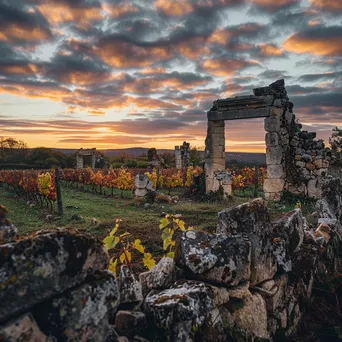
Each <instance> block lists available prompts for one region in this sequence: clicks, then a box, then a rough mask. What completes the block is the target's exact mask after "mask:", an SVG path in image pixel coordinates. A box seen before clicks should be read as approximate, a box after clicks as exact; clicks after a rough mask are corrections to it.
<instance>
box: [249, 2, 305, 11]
mask: <svg viewBox="0 0 342 342" xmlns="http://www.w3.org/2000/svg"><path fill="white" fill-rule="evenodd" d="M249 1H250V2H251V3H252V4H254V5H257V6H259V7H261V8H265V9H268V10H270V11H276V10H278V9H280V8H283V7H286V6H290V5H294V4H299V3H300V0H249Z"/></svg>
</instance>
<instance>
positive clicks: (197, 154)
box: [190, 147, 204, 165]
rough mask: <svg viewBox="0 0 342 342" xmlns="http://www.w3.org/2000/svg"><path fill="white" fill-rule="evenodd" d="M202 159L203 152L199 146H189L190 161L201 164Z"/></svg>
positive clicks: (193, 163)
mask: <svg viewBox="0 0 342 342" xmlns="http://www.w3.org/2000/svg"><path fill="white" fill-rule="evenodd" d="M203 159H204V153H203V151H201V150H200V148H199V147H191V148H190V163H191V164H192V165H201V163H202V161H203Z"/></svg>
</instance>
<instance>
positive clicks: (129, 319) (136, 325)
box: [115, 310, 146, 339]
mask: <svg viewBox="0 0 342 342" xmlns="http://www.w3.org/2000/svg"><path fill="white" fill-rule="evenodd" d="M145 324H146V315H145V314H144V313H142V312H140V311H124V310H120V311H118V312H117V314H116V316H115V327H116V330H117V332H118V333H119V334H120V335H122V336H126V337H128V338H129V339H132V338H133V337H134V336H135V335H138V334H139V333H140V332H141V330H142V329H143V328H144V326H145Z"/></svg>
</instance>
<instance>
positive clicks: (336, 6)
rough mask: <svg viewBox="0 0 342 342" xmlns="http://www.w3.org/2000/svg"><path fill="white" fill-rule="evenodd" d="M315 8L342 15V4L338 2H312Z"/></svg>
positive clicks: (318, 0)
mask: <svg viewBox="0 0 342 342" xmlns="http://www.w3.org/2000/svg"><path fill="white" fill-rule="evenodd" d="M310 4H311V6H312V7H313V8H315V9H318V10H321V11H326V12H329V13H331V14H335V15H339V13H342V2H341V1H338V0H310Z"/></svg>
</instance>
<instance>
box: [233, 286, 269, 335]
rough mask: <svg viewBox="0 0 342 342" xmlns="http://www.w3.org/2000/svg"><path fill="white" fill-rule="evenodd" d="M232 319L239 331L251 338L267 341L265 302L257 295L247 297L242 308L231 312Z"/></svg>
mask: <svg viewBox="0 0 342 342" xmlns="http://www.w3.org/2000/svg"><path fill="white" fill-rule="evenodd" d="M232 317H233V320H234V321H235V324H236V325H237V326H238V328H239V329H243V330H245V331H246V332H247V333H248V334H250V335H251V336H253V337H257V338H262V339H269V337H270V336H269V333H268V329H267V309H266V302H265V300H264V299H263V298H262V296H261V295H260V294H259V293H255V294H253V296H251V297H247V298H246V299H245V300H244V302H243V306H242V307H241V308H239V309H237V310H236V311H234V312H232Z"/></svg>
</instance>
